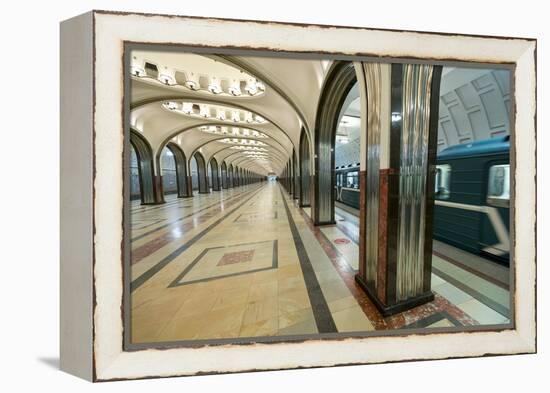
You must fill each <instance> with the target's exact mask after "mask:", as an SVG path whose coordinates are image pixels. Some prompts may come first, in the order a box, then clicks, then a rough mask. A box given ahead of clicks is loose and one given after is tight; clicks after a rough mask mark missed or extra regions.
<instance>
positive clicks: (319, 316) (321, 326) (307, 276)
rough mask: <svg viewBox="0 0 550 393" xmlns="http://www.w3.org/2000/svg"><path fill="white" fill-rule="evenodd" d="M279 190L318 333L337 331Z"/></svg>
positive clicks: (286, 204)
mask: <svg viewBox="0 0 550 393" xmlns="http://www.w3.org/2000/svg"><path fill="white" fill-rule="evenodd" d="M279 191H280V192H281V197H282V199H283V205H284V207H285V211H286V215H287V218H288V225H289V226H290V232H291V233H292V237H293V239H294V245H295V246H296V253H297V254H298V260H299V261H300V266H301V268H302V274H303V276H304V281H305V283H306V288H307V293H308V296H309V301H310V303H311V308H312V310H313V316H314V318H315V323H316V325H317V330H318V331H319V333H337V332H338V329H337V327H336V323H335V322H334V319H333V318H332V314H331V312H330V308H329V306H328V303H327V301H326V299H325V296H324V295H323V291H322V290H321V285H320V284H319V281H318V279H317V276H316V275H315V271H314V270H313V266H312V265H311V261H310V260H309V256H308V254H307V251H306V249H305V247H304V244H303V242H302V238H301V237H300V233H299V232H298V228H297V227H296V223H295V222H294V218H293V217H292V214H291V212H290V209H289V207H288V203H287V201H286V199H285V196H284V194H283V190H282V188H280V189H279Z"/></svg>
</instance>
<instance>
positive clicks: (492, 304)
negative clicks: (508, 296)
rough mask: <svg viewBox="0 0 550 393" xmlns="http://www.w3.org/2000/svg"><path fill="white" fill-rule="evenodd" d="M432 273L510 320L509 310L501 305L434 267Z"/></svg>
mask: <svg viewBox="0 0 550 393" xmlns="http://www.w3.org/2000/svg"><path fill="white" fill-rule="evenodd" d="M432 272H433V273H434V274H435V275H437V276H439V277H441V278H442V279H443V280H445V281H447V282H448V283H449V284H451V285H454V286H455V287H457V288H458V289H460V290H462V291H464V292H466V293H467V294H468V295H470V296H471V297H473V298H474V299H476V300H478V301H479V302H481V303H483V304H484V305H486V306H487V307H489V308H490V309H492V310H494V311H496V312H497V313H499V314H500V315H502V316H504V317H506V318H510V310H509V309H507V308H506V307H504V306H503V305H502V304H500V303H498V302H496V301H494V300H493V299H491V298H489V297H487V296H485V295H484V294H482V293H479V292H478V291H476V290H475V289H473V288H470V287H469V286H467V285H466V284H464V283H462V282H461V281H458V280H457V279H455V278H454V277H451V276H450V275H448V274H447V273H444V272H442V271H441V270H439V269H437V268H436V267H433V266H432Z"/></svg>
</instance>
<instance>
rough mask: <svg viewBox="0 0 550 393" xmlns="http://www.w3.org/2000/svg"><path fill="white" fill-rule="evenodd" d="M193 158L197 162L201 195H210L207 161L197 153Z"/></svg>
mask: <svg viewBox="0 0 550 393" xmlns="http://www.w3.org/2000/svg"><path fill="white" fill-rule="evenodd" d="M193 158H194V159H195V161H196V162H197V178H198V190H199V194H208V192H209V190H208V174H207V173H206V172H207V170H206V160H205V159H204V156H203V155H202V154H201V153H200V152H196V153H195V154H194V155H193Z"/></svg>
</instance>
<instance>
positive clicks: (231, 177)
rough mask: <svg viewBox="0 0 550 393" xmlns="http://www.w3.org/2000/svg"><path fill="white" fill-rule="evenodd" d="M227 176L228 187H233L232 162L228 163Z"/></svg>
mask: <svg viewBox="0 0 550 393" xmlns="http://www.w3.org/2000/svg"><path fill="white" fill-rule="evenodd" d="M227 178H228V182H227V184H228V188H233V187H234V186H235V174H234V173H233V164H229V168H227Z"/></svg>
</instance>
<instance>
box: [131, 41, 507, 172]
mask: <svg viewBox="0 0 550 393" xmlns="http://www.w3.org/2000/svg"><path fill="white" fill-rule="evenodd" d="M330 64H331V62H330V61H326V60H312V59H295V58H290V57H287V56H285V55H281V54H279V55H277V57H269V56H262V55H258V56H234V55H201V54H191V53H182V52H180V51H157V50H148V51H133V52H132V59H131V72H132V77H131V126H132V128H133V129H135V130H137V131H139V132H141V133H142V134H143V135H144V136H145V138H146V139H147V140H148V141H149V143H150V144H151V146H152V148H153V150H154V151H153V153H154V154H155V155H156V154H157V152H158V151H159V150H160V149H162V148H163V147H164V145H165V144H166V143H167V142H168V141H173V142H175V143H177V144H178V145H180V146H181V148H182V149H183V151H184V153H185V155H186V157H187V158H188V159H190V158H191V157H192V156H193V154H194V153H195V152H197V151H200V152H201V153H202V154H203V156H204V157H205V159H206V160H207V162H208V161H209V160H210V159H211V158H215V159H216V160H217V161H218V162H219V163H221V162H223V161H225V162H226V163H227V165H229V164H232V163H233V164H234V165H235V164H236V165H238V166H240V167H243V168H246V169H249V170H251V171H254V172H256V173H259V174H262V175H265V174H267V173H270V172H274V173H276V174H280V173H281V172H282V170H283V169H284V166H285V164H286V162H288V160H289V159H290V158H291V157H292V152H293V149H296V151H298V146H299V140H300V133H301V131H302V129H304V130H305V132H306V133H307V134H308V135H309V137H310V140H312V139H313V130H314V128H315V116H316V110H317V105H318V101H319V96H320V90H321V88H322V85H323V81H324V78H325V75H326V71H327V70H328V68H329V67H330ZM510 96H511V93H510V72H509V71H507V70H495V69H481V68H454V67H444V71H443V77H442V82H441V95H440V113H439V132H438V150H442V149H444V148H446V147H448V146H451V145H454V144H457V143H468V142H471V141H474V140H479V139H486V138H490V137H493V136H501V135H507V134H509V132H510V121H509V118H510ZM359 100H360V97H359V92H358V89H357V88H354V89H352V91H350V93H349V95H348V98H347V99H346V103H345V104H344V106H343V110H342V112H341V115H342V116H343V117H342V118H341V120H342V121H341V122H340V127H339V130H338V133H337V134H338V135H340V137H341V138H340V139H338V137H337V145H336V165H337V166H338V165H347V164H350V163H356V162H358V161H359V159H358V157H357V158H356V156H358V154H359V145H360V143H359V131H360V122H359V118H360V111H359V108H360V103H359ZM342 136H343V138H342ZM341 141H344V143H340V142H341ZM348 161H349V162H348Z"/></svg>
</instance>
